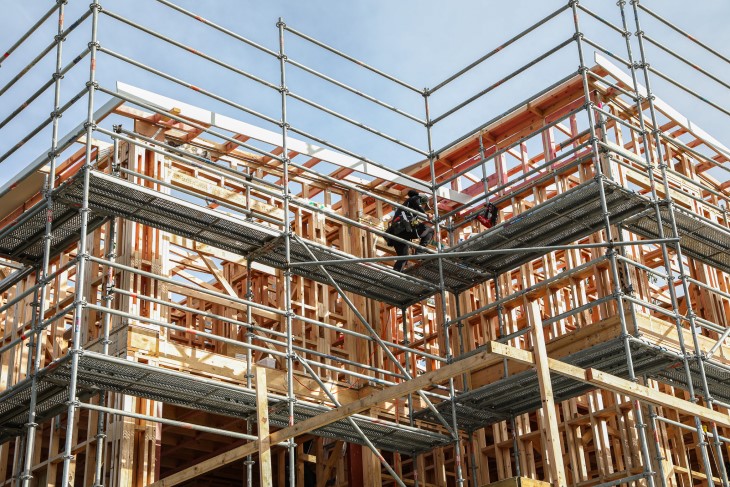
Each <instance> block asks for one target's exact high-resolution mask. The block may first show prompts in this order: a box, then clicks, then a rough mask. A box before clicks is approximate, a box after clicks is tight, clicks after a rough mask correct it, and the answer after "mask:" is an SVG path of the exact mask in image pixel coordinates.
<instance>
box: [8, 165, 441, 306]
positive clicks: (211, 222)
mask: <svg viewBox="0 0 730 487" xmlns="http://www.w3.org/2000/svg"><path fill="white" fill-rule="evenodd" d="M82 199H83V178H81V177H80V175H77V176H76V177H74V178H73V179H71V180H69V181H68V182H66V183H64V184H63V185H62V186H60V187H59V188H58V189H56V191H55V194H54V197H53V201H54V224H55V225H57V228H58V231H56V230H55V229H54V231H53V235H54V244H55V248H56V249H58V250H60V249H62V248H63V246H64V245H68V244H69V243H71V240H70V239H71V238H72V237H73V236H74V232H75V235H76V237H77V238H78V232H79V222H80V219H79V218H78V208H79V207H80V206H81V203H82ZM43 205H44V204H43V203H41V204H39V205H37V207H34V208H33V209H32V211H31V212H29V216H28V217H27V218H23V219H22V220H21V221H19V222H18V223H16V224H15V225H13V226H12V227H10V228H8V229H7V230H6V231H4V232H2V233H1V234H0V254H3V255H6V256H9V257H11V258H13V259H17V260H21V261H37V259H39V258H40V257H41V255H42V252H43V244H42V238H43V233H44V227H45V222H46V212H45V211H44V207H43ZM89 206H90V208H91V210H92V212H91V221H92V222H95V223H96V225H98V224H100V223H101V222H103V220H104V219H105V218H106V217H110V216H114V217H122V218H125V219H127V220H132V221H136V222H139V223H142V224H144V225H148V226H150V227H154V228H159V229H161V230H164V231H166V232H170V233H172V234H175V235H179V236H181V237H186V238H191V239H194V240H195V241H197V242H201V243H205V244H209V245H212V246H214V247H217V248H220V249H223V250H228V251H230V252H234V253H236V254H238V255H241V256H249V255H255V259H256V260H257V261H258V262H261V263H263V264H267V265H271V266H273V267H277V268H280V269H281V268H284V267H285V260H284V239H283V237H282V234H281V232H280V231H278V230H275V229H273V228H269V227H265V226H262V225H258V224H256V223H252V222H248V221H245V220H243V219H240V218H236V217H235V216H232V215H227V214H225V213H222V212H219V211H215V210H211V209H209V208H205V207H201V206H199V205H196V204H193V203H190V202H188V201H185V200H182V199H180V198H177V197H174V196H171V195H167V194H164V193H161V192H159V191H155V190H153V189H150V188H146V187H143V186H139V185H136V184H133V183H131V182H129V181H125V180H123V179H120V178H117V177H114V176H110V175H108V174H103V173H101V172H98V171H90V184H89ZM307 248H308V249H309V250H311V251H312V253H313V254H314V255H315V256H316V257H317V259H318V260H332V259H337V260H348V259H352V258H353V257H352V256H351V255H349V254H346V253H344V252H341V251H338V250H336V249H333V248H329V247H326V246H324V245H320V244H317V243H315V242H310V241H307V242H306V247H305V245H304V244H302V243H301V242H299V241H296V240H293V241H292V242H291V259H292V262H298V261H309V260H311V256H310V255H309V253H308V251H307ZM293 272H295V273H296V274H299V275H302V276H304V277H307V278H310V279H313V280H316V281H319V282H322V283H329V280H328V279H327V276H326V274H325V273H323V272H322V271H321V269H319V267H316V266H314V267H311V268H301V267H300V268H295V269H293ZM328 272H329V273H330V274H331V275H332V277H333V278H335V279H336V280H337V283H338V284H339V285H340V286H341V287H342V288H343V289H344V290H346V291H351V292H353V293H355V294H360V295H364V296H367V297H370V298H372V299H377V300H379V301H384V302H386V303H389V304H392V305H396V306H404V305H406V304H411V303H413V302H417V301H420V300H422V299H425V298H426V297H428V296H431V295H433V294H434V293H436V292H437V291H438V286H436V285H435V284H433V283H432V282H428V281H425V280H423V279H420V278H416V277H413V276H408V275H405V274H402V273H399V272H395V271H393V270H391V269H388V268H387V267H385V266H383V265H379V264H372V263H352V264H345V265H341V266H336V267H332V268H329V269H328Z"/></svg>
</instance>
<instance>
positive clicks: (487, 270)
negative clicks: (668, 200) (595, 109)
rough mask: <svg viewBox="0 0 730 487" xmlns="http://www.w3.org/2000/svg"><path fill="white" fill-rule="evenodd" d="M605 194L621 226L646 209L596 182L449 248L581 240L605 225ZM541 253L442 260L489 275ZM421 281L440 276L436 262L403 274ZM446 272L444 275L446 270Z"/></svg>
mask: <svg viewBox="0 0 730 487" xmlns="http://www.w3.org/2000/svg"><path fill="white" fill-rule="evenodd" d="M601 183H602V184H603V186H604V188H605V193H606V204H607V208H608V211H609V213H610V219H611V222H612V223H614V224H617V223H620V222H622V221H623V220H625V219H626V218H628V217H630V216H632V215H635V214H636V213H640V212H643V211H644V210H645V209H649V207H650V206H651V202H650V201H649V200H648V199H646V198H644V197H643V196H641V195H639V194H637V193H634V192H633V191H630V190H628V189H626V188H624V187H622V186H620V185H618V184H616V183H613V182H611V181H609V180H604V181H602V182H601V181H600V180H597V179H593V180H590V181H588V182H586V183H582V184H580V185H578V186H576V187H574V188H571V189H570V190H568V191H566V192H564V193H561V194H559V195H557V196H554V197H553V198H550V199H549V200H547V201H546V202H544V203H541V204H539V205H537V206H535V207H533V208H531V209H529V210H527V211H525V212H524V213H521V214H520V215H517V216H515V217H513V218H510V219H509V220H506V221H504V222H502V223H500V224H498V225H496V226H495V227H494V228H491V229H489V230H486V231H484V232H482V233H480V234H478V235H476V236H474V237H472V238H469V239H467V240H465V241H463V242H461V243H459V244H457V245H455V246H453V247H451V248H449V249H448V250H447V251H446V252H445V254H447V255H448V253H449V252H473V251H482V250H498V249H519V248H525V247H547V246H552V245H563V244H568V243H571V242H575V241H577V240H580V239H581V238H584V237H586V236H588V235H590V234H592V233H594V232H596V231H598V230H600V229H602V228H604V226H605V221H604V218H603V212H602V210H601V201H600V187H599V185H600V184H601ZM543 254H545V251H542V250H535V251H534V252H505V253H500V254H488V255H481V256H476V257H463V258H453V259H444V262H450V263H452V264H461V265H464V266H468V267H470V268H473V269H478V270H481V271H482V275H487V276H491V275H494V274H498V273H501V272H505V271H508V270H511V269H514V268H515V267H518V266H519V265H521V264H524V263H525V262H529V261H531V260H533V259H536V258H538V257H540V256H542V255H543ZM407 272H408V273H410V274H411V275H414V276H417V277H420V278H422V279H426V280H428V279H432V278H433V277H434V276H436V277H437V276H438V263H437V262H435V261H428V262H425V263H424V264H422V265H419V266H414V267H413V268H411V269H409V270H408V271H407ZM444 273H445V274H446V272H444ZM474 284H475V283H466V284H461V283H459V282H454V281H449V280H448V279H447V282H446V285H447V287H449V288H450V290H451V291H454V292H460V291H463V290H465V289H468V288H469V287H471V286H473V285H474Z"/></svg>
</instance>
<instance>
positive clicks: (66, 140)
mask: <svg viewBox="0 0 730 487" xmlns="http://www.w3.org/2000/svg"><path fill="white" fill-rule="evenodd" d="M122 103H123V101H122V100H120V99H119V98H116V97H115V98H112V99H111V100H109V101H108V102H106V103H105V104H104V105H103V106H102V107H101V108H99V109H98V110H96V111H95V112H94V121H95V122H99V121H101V120H103V119H104V118H106V116H107V115H109V114H110V113H111V112H113V111H114V109H116V108H117V107H118V106H119V105H121V104H122ZM84 125H86V120H84V121H83V122H82V123H80V124H78V125H77V126H76V127H75V128H74V129H73V130H71V131H70V132H69V133H67V134H66V135H65V136H64V137H62V138H61V140H59V141H58V144H57V146H56V147H57V149H58V151H59V152H63V151H64V150H66V149H67V148H68V147H69V146H70V145H71V144H73V143H74V142H75V141H76V140H77V139H78V138H79V137H81V136H83V135H84V134H85V133H86V127H85V126H84ZM49 152H51V148H50V147H49V148H48V150H47V151H46V152H44V153H43V154H42V155H40V156H38V157H37V158H36V159H35V160H34V161H33V162H32V163H30V164H28V165H27V166H25V167H24V168H23V169H22V170H21V171H20V172H19V173H17V174H16V175H15V176H13V177H12V178H11V179H10V180H9V181H8V182H6V183H5V184H4V185H3V187H2V188H0V197H1V196H3V195H5V194H6V193H7V192H8V191H10V190H11V189H13V188H14V187H15V186H17V185H18V183H20V181H22V180H24V179H25V178H27V177H28V176H30V175H31V174H33V173H34V172H36V171H38V170H40V169H41V168H43V166H45V165H46V164H48V163H49V160H48V154H49Z"/></svg>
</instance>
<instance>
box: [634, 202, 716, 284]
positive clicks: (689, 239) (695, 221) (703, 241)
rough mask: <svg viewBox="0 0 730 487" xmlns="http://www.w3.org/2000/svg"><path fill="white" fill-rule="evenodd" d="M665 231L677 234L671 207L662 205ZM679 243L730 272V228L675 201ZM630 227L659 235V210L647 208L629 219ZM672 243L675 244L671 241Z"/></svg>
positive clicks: (694, 255)
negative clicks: (673, 228)
mask: <svg viewBox="0 0 730 487" xmlns="http://www.w3.org/2000/svg"><path fill="white" fill-rule="evenodd" d="M659 213H660V214H661V221H662V227H663V230H664V235H674V231H673V230H672V227H671V223H670V222H671V218H670V214H669V208H667V206H666V205H665V204H663V205H662V206H661V208H660V211H659ZM674 218H675V221H676V222H677V232H678V234H679V244H680V245H681V247H682V251H683V252H684V254H685V255H687V256H689V257H692V258H693V259H697V260H699V261H701V262H704V263H706V264H708V265H711V266H713V267H716V268H718V269H721V270H723V271H725V272H727V273H730V229H728V228H726V227H723V226H721V225H719V224H717V223H716V222H713V221H710V220H708V219H707V218H703V217H701V216H700V215H697V214H696V213H694V212H692V211H689V210H687V209H685V208H682V207H681V206H679V205H674ZM625 226H626V228H628V229H629V230H631V231H632V232H634V233H637V234H639V235H643V236H645V237H648V238H659V225H658V224H657V216H656V212H655V211H654V210H653V209H652V210H646V211H643V212H641V213H640V214H639V215H636V216H635V217H633V218H630V219H628V220H627V221H626V222H625ZM670 245H671V244H670Z"/></svg>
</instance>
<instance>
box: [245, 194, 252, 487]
mask: <svg viewBox="0 0 730 487" xmlns="http://www.w3.org/2000/svg"><path fill="white" fill-rule="evenodd" d="M247 189H248V188H247ZM246 201H250V199H249V198H246ZM246 299H247V300H249V301H252V300H253V291H252V288H251V259H246ZM252 320H253V311H252V310H251V306H246V322H247V323H249V328H248V330H247V331H246V343H247V344H248V347H247V348H246V387H248V388H249V389H251V388H252V379H253V369H252V365H253V364H252V361H253V350H251V345H252V341H253V337H254V330H253V326H252ZM251 423H252V421H251V418H246V434H249V435H250V434H251V433H252V431H253V424H251ZM243 463H244V465H245V466H246V486H247V487H252V485H253V465H254V461H253V456H252V455H247V456H246V460H244V461H243Z"/></svg>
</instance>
